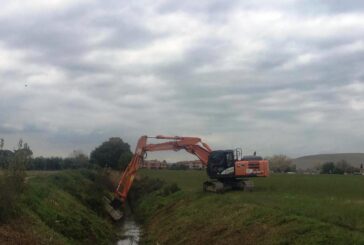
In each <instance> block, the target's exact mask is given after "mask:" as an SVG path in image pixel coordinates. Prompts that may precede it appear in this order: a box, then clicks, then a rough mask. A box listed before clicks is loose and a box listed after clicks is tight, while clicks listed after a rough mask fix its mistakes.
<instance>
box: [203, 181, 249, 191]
mask: <svg viewBox="0 0 364 245" xmlns="http://www.w3.org/2000/svg"><path fill="white" fill-rule="evenodd" d="M253 189H254V183H253V182H252V181H250V180H240V181H234V182H221V181H218V180H212V181H205V182H204V183H203V191H204V192H215V193H224V192H225V191H228V190H243V191H253Z"/></svg>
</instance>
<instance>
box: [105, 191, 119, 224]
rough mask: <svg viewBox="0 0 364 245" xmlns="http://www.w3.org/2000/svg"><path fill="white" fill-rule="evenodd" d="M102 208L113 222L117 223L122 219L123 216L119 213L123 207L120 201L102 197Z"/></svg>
mask: <svg viewBox="0 0 364 245" xmlns="http://www.w3.org/2000/svg"><path fill="white" fill-rule="evenodd" d="M104 206H105V210H106V211H107V212H108V213H109V215H110V217H111V218H112V219H113V220H114V221H119V220H121V219H122V218H123V216H124V214H123V212H122V211H121V208H122V207H123V204H122V202H121V200H119V199H117V198H114V199H113V200H110V199H109V198H108V197H106V196H105V197H104Z"/></svg>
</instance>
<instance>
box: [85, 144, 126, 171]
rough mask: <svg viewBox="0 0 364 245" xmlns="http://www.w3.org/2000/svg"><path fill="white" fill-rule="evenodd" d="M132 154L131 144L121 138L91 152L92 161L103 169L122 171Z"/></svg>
mask: <svg viewBox="0 0 364 245" xmlns="http://www.w3.org/2000/svg"><path fill="white" fill-rule="evenodd" d="M131 154H132V153H131V151H130V146H129V144H128V143H125V142H124V141H123V140H122V139H121V138H119V137H114V138H110V139H109V140H108V141H106V142H103V143H102V144H101V145H100V146H98V147H96V149H95V150H93V151H92V152H91V156H90V161H91V163H94V164H97V165H99V166H101V167H111V168H113V169H120V168H121V166H123V167H125V166H126V165H125V162H128V159H129V157H130V155H131ZM124 155H126V156H124Z"/></svg>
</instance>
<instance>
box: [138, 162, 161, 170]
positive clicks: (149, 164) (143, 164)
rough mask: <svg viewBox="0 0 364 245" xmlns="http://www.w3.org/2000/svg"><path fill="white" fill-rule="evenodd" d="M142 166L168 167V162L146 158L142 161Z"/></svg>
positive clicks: (153, 167) (149, 167)
mask: <svg viewBox="0 0 364 245" xmlns="http://www.w3.org/2000/svg"><path fill="white" fill-rule="evenodd" d="M140 167H141V168H147V169H166V168H167V162H166V161H165V160H163V161H158V160H146V161H144V162H142V164H141V166H140Z"/></svg>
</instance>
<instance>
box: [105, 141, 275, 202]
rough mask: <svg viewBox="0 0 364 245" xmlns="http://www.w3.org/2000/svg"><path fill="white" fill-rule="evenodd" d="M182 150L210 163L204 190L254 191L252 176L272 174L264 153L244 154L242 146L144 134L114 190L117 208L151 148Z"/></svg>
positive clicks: (124, 199)
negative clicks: (222, 147) (220, 146)
mask: <svg viewBox="0 0 364 245" xmlns="http://www.w3.org/2000/svg"><path fill="white" fill-rule="evenodd" d="M148 138H154V139H159V140H168V141H167V142H163V143H158V144H147V139H148ZM168 150H173V151H179V150H185V151H187V152H189V153H191V154H193V155H195V156H197V157H198V158H199V159H200V161H201V162H202V164H203V165H204V166H206V170H207V175H208V176H209V177H210V180H209V181H206V182H204V183H203V190H204V191H212V192H219V193H222V192H224V191H226V190H230V189H243V190H248V191H251V190H252V188H253V182H251V181H249V180H248V179H247V178H249V177H266V176H268V175H269V163H268V161H267V160H263V158H262V157H259V156H256V154H255V153H254V155H252V156H242V150H241V148H237V149H235V150H217V151H213V150H211V148H210V147H209V146H208V145H207V144H206V143H204V142H202V141H201V139H200V138H196V137H179V136H162V135H158V136H156V137H148V136H142V137H140V139H139V140H138V144H137V146H136V149H135V153H134V155H133V157H132V159H131V161H130V163H129V165H128V166H127V168H126V169H125V171H124V172H123V173H122V175H121V178H120V180H119V183H118V185H117V188H116V190H115V193H114V200H113V201H112V202H111V203H110V205H111V206H112V207H113V208H119V207H121V206H123V205H125V201H126V198H127V196H128V192H129V190H130V188H131V186H132V184H133V181H134V178H135V174H136V172H137V170H138V168H139V166H140V165H141V163H142V161H143V160H144V158H145V156H146V153H147V152H153V151H168Z"/></svg>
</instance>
